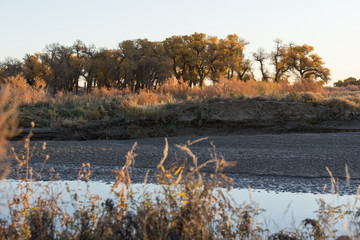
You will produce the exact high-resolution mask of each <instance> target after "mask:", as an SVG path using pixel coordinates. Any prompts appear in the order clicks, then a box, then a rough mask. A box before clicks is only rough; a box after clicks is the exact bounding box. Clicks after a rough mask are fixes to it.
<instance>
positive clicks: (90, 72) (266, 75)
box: [0, 33, 330, 94]
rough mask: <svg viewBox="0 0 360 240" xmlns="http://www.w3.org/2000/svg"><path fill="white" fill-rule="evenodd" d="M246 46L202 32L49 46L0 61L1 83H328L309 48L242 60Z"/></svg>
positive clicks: (53, 87)
mask: <svg viewBox="0 0 360 240" xmlns="http://www.w3.org/2000/svg"><path fill="white" fill-rule="evenodd" d="M247 45H248V42H246V41H245V40H243V39H241V38H240V37H239V36H237V35H236V34H230V35H228V36H227V37H226V38H223V39H219V38H218V37H216V36H207V35H206V34H205V33H194V34H191V35H183V36H177V35H175V36H171V37H169V38H167V39H165V40H164V41H162V42H160V41H149V40H148V39H136V40H126V41H123V42H121V43H119V44H118V47H117V48H116V49H105V48H100V49H97V48H96V47H95V46H94V45H86V44H84V43H83V42H82V41H80V40H76V41H75V42H74V44H73V45H72V46H64V45H60V44H58V43H53V44H49V45H47V46H46V47H45V49H44V51H43V52H42V53H35V54H26V55H25V57H24V58H23V59H22V61H20V60H18V59H14V58H7V59H5V60H4V61H3V62H0V81H2V82H4V81H6V78H8V77H10V76H16V75H19V74H21V75H22V76H23V77H24V78H25V79H26V81H27V83H28V84H30V85H34V84H35V83H36V80H37V79H43V80H44V81H45V82H46V87H47V88H48V89H49V90H50V91H52V92H53V93H54V94H55V93H56V92H57V91H59V90H63V91H70V92H76V93H78V91H79V81H80V79H83V80H84V81H85V82H86V85H85V86H86V91H87V92H90V91H91V90H92V89H93V88H94V87H107V88H110V87H114V88H119V89H124V88H130V89H131V90H132V91H135V92H136V91H138V90H139V89H153V88H157V87H158V86H159V85H161V84H163V83H164V82H165V81H166V80H167V79H168V78H170V77H175V78H176V79H183V81H185V82H187V83H188V84H189V86H203V85H204V84H205V80H210V81H218V79H219V78H221V77H224V78H228V79H230V78H237V79H239V80H241V81H247V80H250V79H253V80H254V74H253V72H254V69H255V68H256V67H258V68H259V70H260V72H261V79H260V80H262V81H274V82H282V81H287V80H288V79H289V77H291V76H296V77H299V78H314V79H317V80H322V81H324V82H327V81H328V80H329V76H330V70H329V69H327V68H325V67H324V62H323V60H322V58H321V57H319V56H318V55H317V54H315V53H314V48H313V47H312V46H309V45H306V44H304V45H295V44H284V43H283V42H282V41H280V40H276V41H275V44H274V45H275V47H274V50H273V51H272V52H269V53H267V52H266V51H265V50H264V49H259V50H258V51H257V52H254V53H252V54H251V55H250V56H246V55H245V52H244V50H245V47H246V46H247Z"/></svg>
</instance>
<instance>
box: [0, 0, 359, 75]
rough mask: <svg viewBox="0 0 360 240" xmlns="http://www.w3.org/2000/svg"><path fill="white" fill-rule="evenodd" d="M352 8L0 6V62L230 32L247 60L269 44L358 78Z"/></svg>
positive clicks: (240, 0)
mask: <svg viewBox="0 0 360 240" xmlns="http://www.w3.org/2000/svg"><path fill="white" fill-rule="evenodd" d="M359 9H360V1H359V0H301V1H300V0H248V1H245V0H237V1H236V0H177V1H175V0H131V1H130V0H129V1H124V0H117V1H116V0H102V1H98V0H97V1H95V0H61V1H52V0H33V1H29V0H0V22H1V28H0V61H3V60H4V59H5V58H6V57H14V58H18V59H22V58H23V57H24V56H25V54H27V53H28V54H33V53H35V52H41V51H43V50H44V48H45V46H46V45H47V44H50V43H60V44H63V45H72V44H73V42H74V41H75V40H76V39H80V40H82V41H83V42H84V43H85V44H95V46H96V47H98V48H100V47H104V48H109V49H112V48H117V46H118V43H119V42H122V41H124V40H131V39H137V38H147V39H149V40H151V41H162V40H165V39H166V38H167V37H170V36H172V35H187V34H192V33H194V32H201V33H206V34H207V35H211V36H218V37H219V38H225V37H226V36H227V35H228V34H233V33H236V34H237V35H238V36H240V37H241V38H243V39H245V40H246V41H247V42H249V45H248V46H247V47H246V53H247V56H248V57H251V55H250V54H251V53H252V52H255V51H256V50H257V49H258V48H264V49H265V50H266V51H267V52H271V51H273V50H274V46H275V45H274V40H275V39H281V40H282V41H283V42H284V43H295V44H299V45H302V44H308V45H311V46H313V47H314V48H315V51H314V52H315V53H316V54H318V55H319V56H320V57H321V58H323V61H324V62H325V67H327V68H329V69H330V70H331V74H332V76H331V79H332V82H334V81H337V80H340V79H345V78H348V77H355V78H357V79H359V78H360V14H359ZM254 68H258V65H256V64H254Z"/></svg>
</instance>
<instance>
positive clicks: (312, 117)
mask: <svg viewBox="0 0 360 240" xmlns="http://www.w3.org/2000/svg"><path fill="white" fill-rule="evenodd" d="M148 108H151V107H148ZM153 108H154V107H153ZM158 108H159V109H160V110H159V111H155V112H153V113H151V114H148V113H145V114H144V113H138V114H137V115H136V114H133V115H132V116H131V117H124V118H116V119H110V120H107V121H98V122H90V123H86V124H84V125H80V124H77V125H74V126H68V127H56V128H41V129H34V136H33V139H34V140H42V139H43V140H96V139H134V138H147V137H170V136H193V135H196V136H205V135H206V136H222V135H234V134H236V135H239V134H263V133H290V132H318V133H324V132H345V131H359V130H360V111H359V110H358V109H354V108H352V107H351V106H347V105H346V104H341V103H336V102H335V103H331V104H319V103H293V102H279V101H265V100H262V99H252V100H241V99H227V100H213V101H210V100H209V101H207V102H200V103H185V104H174V105H167V106H158ZM29 131H30V129H24V130H23V132H22V134H20V135H19V136H18V138H21V137H23V136H25V135H26V134H27V133H28V132H29Z"/></svg>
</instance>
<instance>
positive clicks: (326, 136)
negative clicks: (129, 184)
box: [7, 132, 360, 193]
mask: <svg viewBox="0 0 360 240" xmlns="http://www.w3.org/2000/svg"><path fill="white" fill-rule="evenodd" d="M199 138H200V137H171V138H168V141H169V156H168V158H167V160H166V163H168V164H171V163H172V162H174V161H175V159H184V158H185V157H186V154H185V153H183V152H181V151H180V150H179V149H178V148H177V147H176V146H175V145H176V144H184V143H185V142H186V141H188V140H195V139H199ZM135 142H137V143H138V145H137V147H136V150H135V153H136V154H137V156H136V158H135V161H136V162H135V165H134V169H133V176H132V180H133V181H134V182H136V183H139V182H142V181H143V179H144V177H145V174H146V172H147V171H148V170H149V169H150V176H151V175H152V173H154V172H155V168H156V166H157V164H158V163H159V161H160V160H161V158H162V156H163V151H164V146H165V140H164V138H146V139H136V140H91V141H47V142H46V145H47V147H46V149H45V150H42V149H41V148H42V143H43V142H42V141H32V142H31V146H34V145H36V146H37V149H36V150H35V151H34V153H33V156H32V158H31V162H32V163H33V165H34V167H35V169H36V168H39V167H40V166H41V164H42V162H43V159H44V157H45V155H49V156H50V157H49V160H48V161H47V164H46V167H45V170H44V172H43V178H44V179H45V180H47V179H49V176H50V175H51V173H50V169H51V168H53V169H54V170H55V171H56V173H58V174H59V178H60V179H63V180H75V179H76V178H77V176H78V170H79V169H80V167H81V164H82V163H87V162H88V163H90V164H91V169H92V171H93V175H92V178H91V179H92V180H95V181H106V182H111V181H114V179H115V174H113V173H111V170H114V169H115V170H116V169H119V168H120V167H121V166H122V165H123V164H124V163H125V156H126V154H127V152H128V151H130V150H131V147H132V146H133V144H134V143H135ZM211 142H213V143H214V145H215V146H216V153H217V155H218V157H220V156H222V157H224V158H225V159H226V160H228V161H235V162H236V166H235V167H232V168H230V169H227V170H226V174H227V175H228V176H230V177H232V178H233V179H234V187H237V188H247V187H248V186H249V185H250V186H251V187H252V188H254V189H265V190H269V191H286V192H310V193H318V192H321V191H322V189H323V187H324V185H325V184H327V185H328V186H329V185H330V184H331V181H330V177H329V173H328V172H327V170H326V167H328V168H329V169H330V170H331V171H332V174H333V175H334V176H335V178H336V179H338V180H339V189H340V191H341V192H342V193H356V189H357V187H358V186H359V184H360V148H359V146H360V133H358V132H355V133H317V134H310V133H301V134H294V133H291V134H266V135H239V136H211V137H208V138H207V139H206V140H203V141H200V142H198V143H195V144H193V145H192V146H190V149H191V150H192V152H193V153H194V154H195V155H196V156H197V157H198V159H199V163H202V162H205V161H206V160H208V159H210V158H211V155H210V153H211V152H212V147H211V145H210V143H211ZM11 145H13V146H15V149H16V151H17V152H21V146H22V145H21V144H20V143H19V142H12V143H11ZM12 158H13V157H11V154H9V155H8V157H7V159H9V160H10V159H12ZM188 159H189V157H188ZM345 165H347V166H348V169H349V173H350V176H351V182H350V187H348V186H347V184H346V171H345ZM15 177H16V176H15V174H14V172H13V173H12V174H11V175H10V178H15ZM150 181H153V178H150ZM329 189H330V187H328V191H329Z"/></svg>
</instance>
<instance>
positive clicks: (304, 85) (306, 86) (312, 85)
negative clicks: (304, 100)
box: [293, 78, 325, 93]
mask: <svg viewBox="0 0 360 240" xmlns="http://www.w3.org/2000/svg"><path fill="white" fill-rule="evenodd" d="M293 90H294V91H296V92H314V93H324V92H325V90H324V87H323V86H322V85H321V83H319V82H315V81H314V80H313V79H310V78H302V79H300V80H299V81H297V82H295V83H294V85H293Z"/></svg>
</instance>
